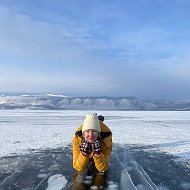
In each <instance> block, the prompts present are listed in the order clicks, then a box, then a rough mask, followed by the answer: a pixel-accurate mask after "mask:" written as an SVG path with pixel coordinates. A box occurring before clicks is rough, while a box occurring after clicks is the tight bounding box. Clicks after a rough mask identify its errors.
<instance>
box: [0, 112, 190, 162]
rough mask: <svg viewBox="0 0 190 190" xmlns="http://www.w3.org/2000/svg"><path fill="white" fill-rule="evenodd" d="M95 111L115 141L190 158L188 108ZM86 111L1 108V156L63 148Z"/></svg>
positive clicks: (189, 119)
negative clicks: (103, 119) (146, 146)
mask: <svg viewBox="0 0 190 190" xmlns="http://www.w3.org/2000/svg"><path fill="white" fill-rule="evenodd" d="M90 112H91V111H90ZM94 112H97V113H98V114H101V115H104V116H105V123H106V124H107V125H108V126H109V128H110V129H111V130H112V132H113V142H114V143H119V144H137V145H151V146H153V147H154V148H155V149H159V150H161V151H164V152H168V153H170V154H174V155H178V156H181V157H184V158H186V159H190V127H189V126H190V112H189V111H186V112H180V111H171V112H170V111H153V112H151V111H94ZM87 113H89V111H70V110H64V111H48V110H42V111H39V110H38V111H35V110H0V131H1V136H0V143H1V147H0V157H2V156H8V155H14V154H25V153H29V152H30V150H32V151H33V150H39V149H48V148H58V147H65V146H66V145H67V144H68V143H70V142H71V139H72V138H73V135H74V131H75V130H76V128H77V127H78V126H79V125H80V124H81V123H82V122H83V120H84V118H85V115H86V114H87Z"/></svg>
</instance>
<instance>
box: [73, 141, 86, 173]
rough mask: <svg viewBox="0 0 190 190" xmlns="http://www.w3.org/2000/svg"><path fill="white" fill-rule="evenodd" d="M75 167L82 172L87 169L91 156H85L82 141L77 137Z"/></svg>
mask: <svg viewBox="0 0 190 190" xmlns="http://www.w3.org/2000/svg"><path fill="white" fill-rule="evenodd" d="M72 144H73V147H72V148H73V168H74V169H75V170H77V171H78V172H82V171H84V170H85V169H86V167H87V165H88V163H89V157H86V156H84V155H83V154H82V153H81V151H80V143H79V141H78V139H77V137H74V138H73V141H72Z"/></svg>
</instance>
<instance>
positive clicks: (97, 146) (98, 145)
mask: <svg viewBox="0 0 190 190" xmlns="http://www.w3.org/2000/svg"><path fill="white" fill-rule="evenodd" d="M92 147H93V151H94V154H100V153H101V152H102V149H101V140H100V138H98V139H96V140H95V141H94V143H93V146H92Z"/></svg>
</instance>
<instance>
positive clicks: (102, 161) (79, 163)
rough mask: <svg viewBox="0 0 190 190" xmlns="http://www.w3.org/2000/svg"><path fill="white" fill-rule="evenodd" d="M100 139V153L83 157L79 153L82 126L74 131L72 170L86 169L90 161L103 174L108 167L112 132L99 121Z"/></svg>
mask: <svg viewBox="0 0 190 190" xmlns="http://www.w3.org/2000/svg"><path fill="white" fill-rule="evenodd" d="M100 127H101V132H100V137H101V139H102V141H101V149H102V152H101V153H100V155H98V156H94V155H93V153H91V154H90V155H89V157H86V156H84V155H83V154H82V153H81V151H80V144H81V141H82V125H81V126H80V127H79V128H78V129H77V130H76V132H75V137H74V138H73V140H72V145H73V147H72V148H73V168H74V169H75V170H77V171H78V172H82V171H84V170H85V169H86V167H87V165H88V163H89V162H90V161H92V162H94V163H95V167H96V169H97V170H98V171H99V172H105V171H106V170H107V169H108V167H109V159H110V155H111V150H112V132H111V131H110V129H109V128H108V127H107V126H106V125H105V124H104V123H103V122H101V121H100Z"/></svg>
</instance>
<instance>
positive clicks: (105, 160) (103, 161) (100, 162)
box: [94, 138, 112, 172]
mask: <svg viewBox="0 0 190 190" xmlns="http://www.w3.org/2000/svg"><path fill="white" fill-rule="evenodd" d="M109 141H110V143H109V146H107V145H105V149H104V150H103V151H102V152H101V153H100V155H98V156H94V163H95V167H96V169H97V170H98V171H99V172H105V171H106V170H107V169H108V167H109V160H110V155H111V150H112V144H111V138H110V139H109Z"/></svg>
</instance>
